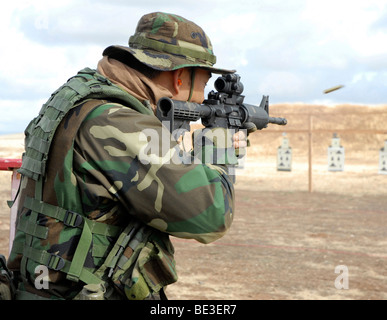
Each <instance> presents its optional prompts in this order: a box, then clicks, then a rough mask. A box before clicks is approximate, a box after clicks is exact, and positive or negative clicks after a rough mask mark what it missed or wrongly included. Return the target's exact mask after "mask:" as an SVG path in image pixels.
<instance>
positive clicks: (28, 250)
mask: <svg viewBox="0 0 387 320" xmlns="http://www.w3.org/2000/svg"><path fill="white" fill-rule="evenodd" d="M89 99H97V100H103V99H106V100H109V101H111V100H113V101H118V102H120V103H122V104H123V105H125V106H127V107H130V108H132V109H134V110H136V111H138V112H140V113H143V114H152V113H153V112H152V110H151V109H150V108H148V107H147V106H145V105H143V104H142V103H141V102H140V101H139V100H137V99H136V98H134V97H133V96H131V95H130V94H128V93H127V92H125V91H124V90H122V89H120V88H119V87H118V86H116V85H114V84H113V83H112V82H111V81H110V80H109V79H107V78H105V77H103V76H102V75H100V74H99V73H97V72H96V71H95V70H92V69H89V68H85V69H83V70H81V71H79V72H78V74H77V75H76V76H74V77H72V78H70V79H69V80H68V81H67V83H65V84H64V85H63V86H61V87H60V88H59V89H58V90H56V91H55V92H54V93H53V94H52V95H51V97H50V98H49V100H48V101H47V102H46V103H45V104H44V105H43V106H42V109H41V110H40V112H39V115H38V116H37V117H36V118H34V119H33V120H32V121H31V122H30V124H29V125H28V127H27V129H26V130H25V135H26V138H25V145H26V151H25V153H24V154H23V160H22V166H21V168H20V169H19V170H18V171H19V173H21V174H22V175H23V176H25V177H28V178H30V179H33V180H34V181H35V182H36V183H35V196H34V197H33V198H29V197H26V200H25V201H24V203H23V204H21V205H23V207H25V208H28V209H30V210H31V214H30V215H29V216H28V217H24V219H21V220H20V223H19V224H18V226H17V229H18V230H19V231H22V232H23V233H24V239H23V241H20V240H21V239H19V241H16V240H15V241H14V244H13V247H12V253H14V254H22V256H23V257H22V262H21V273H22V276H23V277H27V275H26V267H25V266H26V263H27V259H31V260H33V261H35V262H36V263H39V264H43V265H46V266H47V267H48V268H50V269H52V270H55V271H62V272H65V273H66V274H67V276H66V278H67V279H69V280H72V281H76V282H77V281H79V280H81V281H83V282H85V283H87V284H90V283H93V284H94V283H96V284H98V283H101V276H102V274H103V272H101V270H99V275H98V276H97V275H95V274H93V273H92V272H91V271H90V270H88V269H86V268H84V267H83V265H84V262H85V259H86V256H87V253H88V250H89V248H90V245H91V243H92V235H93V234H99V235H103V236H106V237H114V238H116V239H120V237H119V235H120V234H122V229H121V228H119V227H117V226H112V225H107V224H104V223H99V222H96V221H92V220H90V219H88V218H86V217H84V216H82V215H80V214H79V213H77V212H73V211H70V210H67V209H66V208H60V207H58V206H53V205H51V204H48V203H44V202H43V201H42V190H43V181H44V176H45V172H46V164H47V160H48V156H49V150H50V145H51V142H52V140H53V138H54V134H55V131H56V129H57V127H58V125H59V123H60V122H61V121H62V119H63V118H64V117H65V115H66V114H67V113H68V112H69V111H70V110H71V109H72V108H74V107H76V106H77V105H79V104H80V103H82V102H84V101H86V100H89ZM96 106H97V105H96ZM39 214H43V215H46V216H49V217H52V218H55V219H57V220H58V221H61V222H63V223H64V225H65V226H66V227H68V228H80V229H81V230H82V231H81V236H80V240H79V244H78V246H77V248H76V250H75V253H74V256H73V259H72V261H68V260H65V259H63V258H62V257H60V256H58V255H55V254H53V253H49V252H48V251H46V250H42V248H36V247H34V246H33V245H32V244H33V238H38V239H45V238H46V237H47V233H48V228H46V227H45V226H41V225H39V224H38V222H37V220H38V216H39ZM64 230H65V229H64ZM125 230H126V229H125ZM124 233H125V231H124ZM108 267H110V268H112V267H113V265H111V264H110V265H109V266H108Z"/></svg>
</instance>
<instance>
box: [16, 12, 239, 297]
mask: <svg viewBox="0 0 387 320" xmlns="http://www.w3.org/2000/svg"><path fill="white" fill-rule="evenodd" d="M215 61H216V58H215V55H214V54H213V50H212V45H211V42H210V39H209V38H208V37H207V35H206V34H205V33H204V31H203V30H202V29H201V28H200V27H199V26H197V25H196V24H194V23H193V22H191V21H189V20H187V19H184V18H182V17H180V16H177V15H173V14H166V13H161V12H156V13H151V14H147V15H145V16H143V17H142V18H141V19H140V21H139V23H138V25H137V29H136V31H135V34H134V35H133V36H132V37H130V39H129V47H126V46H110V47H108V48H106V49H105V51H104V52H103V59H102V60H101V61H99V63H98V68H97V70H92V69H88V68H86V69H84V70H81V71H80V72H79V73H78V74H77V75H76V76H74V77H73V78H71V79H70V80H69V81H68V82H67V83H65V84H64V85H63V86H62V87H60V88H59V89H58V90H57V91H56V92H54V93H53V95H52V96H51V97H50V99H49V100H48V101H47V103H46V104H44V105H43V107H42V110H41V111H40V113H39V116H38V117H36V118H35V119H34V120H33V121H31V123H30V124H29V126H28V127H27V129H26V131H25V133H26V140H25V146H26V151H25V153H24V155H23V165H22V168H21V169H20V173H21V174H22V182H21V188H20V195H19V199H20V201H19V212H18V221H17V228H16V236H15V240H14V242H13V248H12V251H11V253H10V257H9V261H8V267H9V269H10V270H12V271H13V272H14V275H15V279H16V280H15V281H16V282H17V284H16V285H17V291H16V299H82V298H83V299H85V298H88V297H89V298H90V297H94V298H95V297H96V298H98V299H102V298H104V299H164V298H166V296H165V293H164V289H165V287H166V286H167V285H169V284H171V283H174V282H175V281H176V280H177V274H176V269H175V261H174V249H173V246H172V243H171V241H170V239H169V236H170V235H172V236H175V237H180V238H187V239H195V240H197V241H199V242H201V243H209V242H212V241H215V240H217V239H219V238H220V237H222V236H223V235H224V234H225V233H226V231H227V230H228V229H229V228H230V225H231V222H232V219H233V211H234V191H233V183H232V180H231V179H230V176H229V175H228V167H227V165H228V164H229V162H227V161H220V162H219V163H213V164H209V163H207V164H205V163H202V162H200V161H199V162H198V161H187V159H190V158H191V157H192V155H191V154H188V153H186V152H183V153H182V152H181V150H180V147H179V144H178V143H177V142H176V141H174V139H173V138H171V136H170V133H169V132H166V131H167V129H166V128H165V127H163V125H162V124H161V122H160V121H159V120H158V119H157V118H156V117H155V114H154V112H155V108H156V103H157V101H158V99H160V98H161V97H164V96H167V97H170V98H172V99H176V100H181V101H192V102H196V103H202V101H203V99H204V87H205V85H206V83H207V81H208V80H209V78H210V77H211V73H219V74H227V73H233V72H235V71H234V70H224V69H217V68H214V67H213V65H214V63H215ZM145 129H146V130H150V129H151V130H153V132H156V133H157V135H158V136H160V137H161V136H163V135H164V136H165V135H166V134H167V135H168V139H167V140H168V142H169V144H170V145H169V146H168V147H167V148H165V146H161V147H160V148H159V149H158V150H157V151H154V150H153V149H152V148H149V143H150V139H149V137H147V136H145V138H144V130H145ZM163 141H164V140H163ZM164 142H165V141H164ZM239 143H240V146H245V142H244V141H241V142H239ZM235 145H236V146H237V147H238V141H237V139H236V140H235ZM156 149H157V148H156ZM147 156H148V157H150V158H152V159H153V160H154V161H143V160H144V158H146V157H147ZM147 159H148V158H147ZM230 161H231V162H232V160H230Z"/></svg>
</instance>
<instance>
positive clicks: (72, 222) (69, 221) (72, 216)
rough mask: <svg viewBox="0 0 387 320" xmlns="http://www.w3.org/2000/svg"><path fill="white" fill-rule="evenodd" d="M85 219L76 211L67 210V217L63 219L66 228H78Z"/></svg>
mask: <svg viewBox="0 0 387 320" xmlns="http://www.w3.org/2000/svg"><path fill="white" fill-rule="evenodd" d="M82 221H83V217H82V216H81V215H80V214H79V213H76V212H74V211H71V210H66V213H65V216H64V218H63V223H64V225H65V226H68V227H72V228H76V227H79V226H80V225H81V223H82Z"/></svg>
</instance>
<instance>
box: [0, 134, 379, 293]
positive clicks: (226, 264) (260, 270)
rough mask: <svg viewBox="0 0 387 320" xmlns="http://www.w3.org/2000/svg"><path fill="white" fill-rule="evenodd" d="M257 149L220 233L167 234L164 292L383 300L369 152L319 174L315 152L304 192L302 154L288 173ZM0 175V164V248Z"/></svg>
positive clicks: (3, 189) (1, 227)
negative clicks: (169, 268) (170, 277)
mask: <svg viewBox="0 0 387 320" xmlns="http://www.w3.org/2000/svg"><path fill="white" fill-rule="evenodd" d="M0 140H1V141H0V158H7V157H11V158H12V157H17V156H18V155H19V154H20V152H21V148H22V139H21V135H16V136H14V135H12V136H6V137H0ZM276 141H277V140H276ZM272 147H273V146H272ZM276 147H277V144H276V145H275V148H276ZM257 154H258V156H256V155H255V156H254V157H247V158H246V161H245V164H244V169H238V170H237V171H238V172H237V174H238V176H237V183H236V185H235V199H236V200H235V201H236V203H235V204H236V210H235V217H234V222H233V225H232V227H231V229H230V231H229V233H228V234H227V235H226V236H225V237H223V238H222V239H220V240H218V241H216V242H214V243H212V244H208V245H203V244H200V243H197V242H195V241H190V240H183V239H177V238H174V239H173V243H174V246H175V250H176V256H175V258H176V262H177V268H178V272H179V281H178V282H177V283H176V284H174V285H172V286H170V287H169V288H168V290H167V295H168V297H169V298H170V299H176V300H186V299H204V300H230V299H236V300H241V299H243V300H304V299H307V300H322V299H333V300H342V299H350V300H353V299H356V300H365V299H371V300H379V299H382V300H386V299H387V268H386V262H387V249H386V248H387V196H386V195H387V175H381V174H378V170H377V166H378V162H377V161H378V160H377V159H376V160H375V161H372V160H369V159H368V158H367V159H359V158H356V159H351V158H349V161H348V165H347V164H346V167H345V171H344V172H328V171H327V167H326V164H325V158H324V157H319V159H317V158H318V157H315V160H314V162H313V192H312V193H310V192H308V168H307V158H305V156H302V157H299V158H297V157H295V158H294V163H293V167H292V171H291V172H280V171H277V170H276V158H275V156H274V155H273V153H271V154H264V153H262V154H264V155H263V156H259V154H260V153H259V151H257ZM10 179H11V174H10V172H4V171H3V172H0V252H2V253H3V254H5V255H7V254H8V234H9V209H8V207H7V206H6V204H5V200H8V199H9V197H10V196H9V194H10ZM335 271H337V273H335ZM345 276H347V278H345ZM343 278H345V279H343ZM346 281H347V282H346ZM340 287H341V289H340ZM343 287H344V288H343Z"/></svg>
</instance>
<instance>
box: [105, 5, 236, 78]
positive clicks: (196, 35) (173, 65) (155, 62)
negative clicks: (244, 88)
mask: <svg viewBox="0 0 387 320" xmlns="http://www.w3.org/2000/svg"><path fill="white" fill-rule="evenodd" d="M128 53H129V54H130V55H132V56H133V57H135V58H136V59H137V60H139V61H140V62H142V63H144V64H145V65H147V66H149V67H150V68H152V69H156V70H160V71H172V70H177V69H180V68H184V67H200V68H203V69H207V70H209V71H210V72H212V73H218V74H229V73H234V72H235V70H227V69H219V68H214V67H213V65H214V64H215V62H216V56H215V55H214V52H213V49H212V44H211V41H210V39H209V38H208V36H207V35H206V34H205V32H204V31H203V29H202V28H200V27H199V26H198V25H197V24H195V23H194V22H192V21H189V20H187V19H185V18H183V17H180V16H178V15H175V14H169V13H163V12H154V13H149V14H146V15H144V16H143V17H142V18H141V19H140V21H139V22H138V24H137V28H136V31H135V34H134V35H133V36H131V37H130V38H129V47H124V46H119V45H115V46H110V47H108V48H106V49H105V50H104V52H103V55H104V56H110V55H117V54H120V55H121V54H128Z"/></svg>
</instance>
